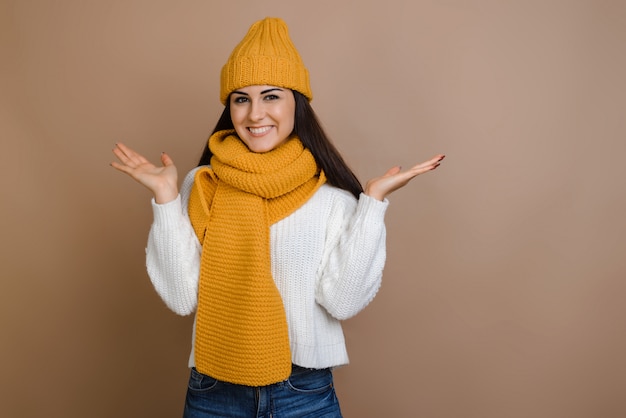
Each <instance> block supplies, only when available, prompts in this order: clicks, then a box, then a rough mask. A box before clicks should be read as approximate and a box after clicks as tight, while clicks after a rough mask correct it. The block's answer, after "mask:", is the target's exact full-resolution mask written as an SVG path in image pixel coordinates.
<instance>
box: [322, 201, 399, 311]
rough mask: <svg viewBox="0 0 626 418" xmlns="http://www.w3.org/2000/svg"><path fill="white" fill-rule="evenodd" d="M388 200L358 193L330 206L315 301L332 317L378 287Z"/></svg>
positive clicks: (359, 304)
mask: <svg viewBox="0 0 626 418" xmlns="http://www.w3.org/2000/svg"><path fill="white" fill-rule="evenodd" d="M388 204H389V202H388V201H387V200H385V201H382V202H381V201H379V200H377V199H374V198H372V197H370V196H367V195H365V194H361V195H360V198H359V200H358V201H356V203H355V200H354V198H351V201H350V202H346V201H345V200H343V202H342V203H341V204H339V202H337V203H335V204H334V205H333V207H332V209H331V213H330V219H329V224H328V230H327V232H326V234H327V239H326V249H325V252H324V257H323V259H322V266H321V271H320V274H319V275H318V283H317V287H316V299H317V302H318V303H319V304H320V305H322V306H324V308H325V309H326V310H327V311H328V312H329V313H330V314H331V315H332V316H333V317H335V318H337V319H339V320H344V319H348V318H350V317H352V316H354V315H356V314H357V313H358V312H360V311H361V310H362V309H363V308H365V307H366V306H367V305H368V304H369V303H370V302H371V301H372V299H374V296H376V293H377V292H378V289H379V288H380V284H381V280H382V273H383V268H384V266H385V258H386V247H385V245H386V244H385V239H386V229H385V224H384V215H385V211H386V209H387V206H388Z"/></svg>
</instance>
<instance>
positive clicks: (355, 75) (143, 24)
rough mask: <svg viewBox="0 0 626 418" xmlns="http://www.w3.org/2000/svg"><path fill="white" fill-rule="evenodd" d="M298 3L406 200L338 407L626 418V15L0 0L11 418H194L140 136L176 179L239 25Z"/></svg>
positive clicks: (213, 105) (307, 33)
mask: <svg viewBox="0 0 626 418" xmlns="http://www.w3.org/2000/svg"><path fill="white" fill-rule="evenodd" d="M268 15H271V16H280V17H283V18H284V19H285V20H286V21H287V22H288V24H289V25H290V28H291V34H292V38H293V39H294V41H295V43H296V45H297V46H298V48H299V50H300V52H301V54H302V56H303V59H304V60H305V63H306V64H307V66H308V67H309V70H310V71H311V74H312V87H313V90H314V94H315V98H314V100H313V106H314V108H315V109H316V111H317V112H318V113H319V116H320V118H321V120H322V121H323V123H324V125H325V127H326V128H327V130H328V132H329V134H330V135H331V136H332V137H333V138H334V139H335V142H336V144H337V146H338V147H339V148H340V149H341V150H342V152H343V153H344V154H345V157H346V159H347V160H348V161H349V162H350V164H351V165H352V166H353V167H354V169H355V171H356V172H357V174H358V175H359V177H360V178H361V179H362V180H363V181H365V180H367V179H368V178H369V177H371V176H374V175H377V174H379V173H382V172H383V171H385V170H386V169H387V168H388V167H390V166H392V165H395V164H401V165H403V166H408V165H410V164H412V163H414V162H417V161H421V160H423V159H426V158H427V157H430V156H431V155H433V154H435V153H439V152H443V153H446V154H447V159H446V160H445V164H444V165H443V166H442V167H441V168H440V169H439V170H437V171H436V172H435V173H432V174H428V175H426V176H423V177H420V178H418V179H417V180H415V181H414V182H413V183H411V184H410V185H409V186H408V187H407V188H406V189H403V190H401V191H399V192H398V193H397V194H394V195H392V196H391V199H390V200H391V206H390V209H389V212H388V216H387V223H388V253H389V256H388V264H387V267H386V270H385V277H384V282H383V287H382V290H381V291H380V293H379V295H378V297H377V298H376V299H375V301H374V302H373V303H372V305H370V306H369V307H368V308H367V309H366V310H365V311H364V312H363V313H362V314H361V315H359V316H358V317H356V318H354V319H351V320H349V321H347V322H346V324H345V329H346V334H347V340H348V344H349V347H348V348H349V352H350V354H351V360H352V363H351V365H350V366H348V367H345V368H342V369H340V370H338V371H337V373H336V380H337V390H338V393H339V396H340V400H341V402H342V406H343V410H344V412H345V416H346V417H349V418H369V417H373V418H374V417H375V418H379V417H385V418H386V417H427V418H439V417H441V418H444V417H445V418H458V417H463V418H502V417H504V418H527V417H533V418H579V417H580V418H596V417H600V418H612V417H616V418H617V417H623V416H626V397H624V392H625V390H626V360H625V357H624V355H625V352H626V327H625V325H626V319H625V318H626V304H625V303H624V302H623V301H624V299H626V282H625V278H626V277H625V275H626V257H624V249H625V248H626V223H625V222H624V213H625V212H626V193H625V192H624V180H625V178H626V167H625V165H624V157H625V154H626V142H625V141H624V139H625V138H624V136H625V133H626V126H625V125H626V123H625V121H626V115H625V113H626V112H625V110H626V86H625V81H624V80H625V77H624V74H626V58H625V57H626V54H625V49H624V48H625V45H626V4H625V2H623V1H610V0H587V1H582V0H579V1H577V0H569V1H568V0H561V1H559V0H542V1H539V0H536V1H535V0H531V1H526V0H524V1H522V0H518V1H514V0H511V1H496V0H446V1H434V0H430V1H428V0H388V1H384V2H381V1H338V0H316V1H310V2H298V1H288V0H282V1H280V0H275V1H269V0H268V1H263V2H258V1H252V0H249V1H244V0H233V1H229V2H228V1H219V2H218V1H200V0H196V1H192V0H185V1H173V0H172V1H149V0H144V1H136V0H133V1H122V0H107V1H105V0H102V1H82V0H74V1H71V0H63V1H52V0H50V1H45V0H23V1H7V0H3V1H0V48H1V56H0V74H1V76H2V80H1V84H0V135H1V138H2V148H1V153H0V158H1V161H2V166H1V168H2V172H3V174H2V176H1V177H0V178H1V180H0V181H1V182H2V183H1V184H0V186H1V190H3V191H4V192H3V193H2V205H1V210H2V216H1V217H0V222H1V224H0V227H1V228H2V240H1V242H2V248H1V251H0V257H1V259H0V263H1V266H2V280H1V282H0V283H1V286H2V287H1V290H0V314H1V317H0V320H1V323H0V324H1V327H2V328H1V331H2V336H1V342H0V376H2V377H1V380H0V381H1V383H0V416H2V417H6V418H22V417H27V418H34V417H48V418H53V417H54V418H56V417H58V418H74V417H76V418H79V417H80V418H83V417H89V418H100V417H102V418H105V417H106V418H110V417H177V416H180V415H181V410H182V405H183V400H184V399H183V398H184V394H185V389H186V380H187V374H188V371H187V368H186V362H187V355H188V351H189V344H190V331H191V321H190V318H181V317H177V316H176V315H175V314H173V313H171V312H170V311H168V310H167V308H166V307H165V305H164V304H163V303H162V302H161V300H160V299H159V298H158V296H157V295H156V293H155V292H154V290H153V289H152V286H151V284H150V282H149V280H148V278H147V276H146V273H145V270H144V246H145V242H146V235H147V231H148V228H149V226H150V222H151V217H152V214H151V209H150V205H149V194H148V192H147V191H146V190H144V189H142V188H141V186H139V185H137V184H136V183H134V182H133V181H132V180H131V179H129V178H127V177H126V176H123V175H121V174H119V173H117V172H115V171H114V170H113V169H112V168H111V167H109V165H108V164H109V162H110V161H111V160H112V159H113V156H112V154H111V149H112V147H113V144H114V143H115V142H116V141H124V142H126V143H128V144H129V145H131V146H133V147H136V148H137V149H139V150H141V151H143V152H145V153H146V154H147V155H148V156H149V157H150V158H152V159H155V160H156V159H157V158H158V156H159V154H160V152H161V151H168V152H169V153H170V154H171V155H172V156H173V158H174V159H175V161H176V163H177V165H178V167H179V169H180V171H181V172H186V171H187V170H189V169H190V168H191V167H192V166H194V163H195V162H196V160H197V159H198V157H199V154H200V150H201V148H202V146H203V143H204V141H205V140H206V138H207V136H208V133H209V131H210V130H211V129H212V127H213V125H214V124H215V122H216V119H217V116H218V114H219V113H220V111H221V105H220V103H219V101H218V76H219V70H220V68H221V66H222V64H223V63H224V62H225V60H226V58H227V56H228V54H229V53H230V51H231V49H232V48H233V47H234V45H235V44H236V43H237V42H238V41H239V40H240V39H241V37H243V35H244V34H245V32H246V30H247V28H248V26H249V25H250V24H251V23H252V22H253V21H255V20H257V19H260V18H262V17H265V16H268Z"/></svg>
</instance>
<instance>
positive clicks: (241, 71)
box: [220, 17, 313, 105]
mask: <svg viewBox="0 0 626 418" xmlns="http://www.w3.org/2000/svg"><path fill="white" fill-rule="evenodd" d="M220 81H221V86H220V101H221V102H222V104H224V105H225V104H226V100H227V99H228V95H229V94H230V93H231V92H233V91H234V90H237V89H239V88H242V87H247V86H252V85H270V86H277V87H283V88H288V89H290V90H296V91H298V92H300V93H302V94H303V95H304V96H305V97H306V98H307V99H309V101H311V100H312V99H313V93H312V92H311V86H310V85H309V72H308V71H307V69H306V68H305V67H304V64H303V62H302V58H300V54H298V51H297V50H296V47H295V46H294V44H293V42H291V39H290V38H289V30H288V28H287V24H286V23H285V22H284V21H283V20H282V19H279V18H273V17H267V18H265V19H263V20H259V21H257V22H255V23H254V24H253V25H252V26H250V29H249V30H248V33H247V34H246V36H245V37H244V38H243V39H242V40H241V42H239V44H238V45H237V46H236V47H235V49H234V50H233V52H232V53H231V55H230V58H228V61H227V62H226V64H225V65H224V67H222V75H221V80H220Z"/></svg>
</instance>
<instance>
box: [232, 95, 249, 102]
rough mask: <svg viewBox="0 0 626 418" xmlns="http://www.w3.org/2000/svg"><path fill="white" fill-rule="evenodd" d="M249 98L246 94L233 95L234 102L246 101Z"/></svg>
mask: <svg viewBox="0 0 626 418" xmlns="http://www.w3.org/2000/svg"><path fill="white" fill-rule="evenodd" d="M248 101H249V99H248V98H247V97H246V96H235V97H233V103H237V104H239V103H246V102H248Z"/></svg>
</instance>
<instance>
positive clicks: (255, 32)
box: [112, 18, 443, 418]
mask: <svg viewBox="0 0 626 418" xmlns="http://www.w3.org/2000/svg"><path fill="white" fill-rule="evenodd" d="M311 99H312V93H311V89H310V86H309V76H308V71H307V70H306V68H305V67H304V65H303V63H302V60H301V58H300V55H299V54H298V52H297V50H296V49H295V47H294V45H293V43H292V42H291V40H290V38H289V35H288V29H287V26H286V25H285V23H284V22H283V21H282V20H280V19H275V18H266V19H263V20H261V21H258V22H256V23H255V24H253V25H252V26H251V28H250V29H249V31H248V33H247V35H246V36H245V37H244V39H243V40H242V41H241V42H240V43H239V45H237V47H236V48H235V49H234V51H233V52H232V54H231V56H230V58H229V60H228V62H227V63H226V64H225V65H224V67H223V68H222V73H221V89H220V100H221V101H222V103H223V104H224V105H225V108H224V112H223V114H222V116H221V118H220V119H219V121H218V123H217V126H216V127H215V129H214V132H213V134H212V135H211V137H210V138H209V141H208V147H205V150H204V153H203V155H202V158H201V160H200V163H199V166H198V167H197V168H195V169H194V170H192V171H191V172H190V173H189V174H188V175H187V176H186V177H185V179H184V181H183V184H182V187H181V189H180V191H179V190H178V186H177V170H176V168H175V166H174V163H173V162H172V160H171V158H170V157H169V156H168V155H167V154H163V155H162V158H161V162H162V166H160V167H158V166H155V165H153V164H151V163H150V162H148V161H147V160H146V159H145V158H144V157H143V156H141V155H140V154H138V153H136V152H135V151H133V150H132V149H130V148H128V147H126V146H124V145H123V144H117V145H116V147H115V149H114V151H113V152H114V153H115V155H116V156H117V158H118V159H119V162H115V163H112V165H113V167H114V168H116V169H118V170H120V171H122V172H124V173H126V174H129V175H130V176H131V177H133V178H134V179H135V180H137V181H138V182H139V183H141V184H142V185H144V186H146V187H147V188H148V189H150V190H151V191H152V193H153V195H154V199H153V211H154V222H153V224H152V227H151V229H150V234H149V238H148V245H147V253H146V254H147V268H148V273H149V276H150V278H151V280H152V283H153V285H154V287H155V289H156V290H157V292H158V293H159V295H160V296H161V297H162V298H163V300H164V301H165V303H166V304H167V305H168V306H169V307H170V308H171V309H172V310H173V311H174V312H176V313H178V314H181V315H188V314H191V313H193V312H195V322H194V332H193V337H192V339H193V344H192V347H193V348H192V353H191V355H190V359H189V366H190V367H191V376H190V379H189V388H188V392H187V398H186V403H185V413H184V416H185V417H217V416H224V417H270V416H273V417H298V418H302V417H315V418H321V417H340V416H341V412H340V409H339V404H338V401H337V398H336V396H335V391H334V388H333V383H332V368H334V367H337V366H340V365H343V364H347V362H348V356H347V352H346V348H345V342H344V337H343V333H342V329H341V324H340V321H341V320H343V319H346V318H349V317H351V316H353V315H355V314H357V313H358V312H359V311H360V310H362V309H363V308H364V307H365V306H366V305H367V304H368V303H369V302H370V301H371V300H372V299H373V298H374V296H375V294H376V292H377V291H378V288H379V286H380V281H381V277H382V270H383V266H384V262H385V226H384V222H383V221H384V219H383V218H384V213H385V210H386V208H387V205H388V201H387V200H386V196H387V195H389V194H390V193H391V192H393V191H394V190H397V189H398V188H400V187H403V186H404V185H406V184H407V183H408V182H409V181H410V180H411V179H412V178H414V177H415V176H417V175H419V174H422V173H425V172H427V171H430V170H433V169H435V168H436V167H437V166H439V164H440V162H441V160H442V159H443V155H438V156H436V157H434V158H432V159H431V160H429V161H426V162H424V163H421V164H418V165H416V166H414V167H412V168H411V169H409V170H407V171H401V170H400V168H399V167H394V168H392V169H390V170H389V171H388V172H387V173H385V174H384V175H383V176H381V177H378V178H375V179H372V180H370V181H369V182H368V183H367V184H366V187H365V189H364V190H363V188H362V187H361V185H360V183H359V181H358V180H357V179H356V177H355V176H354V174H353V173H352V171H351V170H350V169H349V168H348V167H347V165H346V164H345V162H344V161H343V159H342V158H341V156H340V155H339V153H338V152H337V150H336V149H335V147H334V146H333V145H332V144H331V143H330V141H329V140H328V138H327V137H326V135H325V134H324V132H323V130H322V129H321V127H320V124H319V123H318V121H317V119H316V117H315V114H314V112H313V110H312V109H311V107H310V105H309V101H310V100H311Z"/></svg>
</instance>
